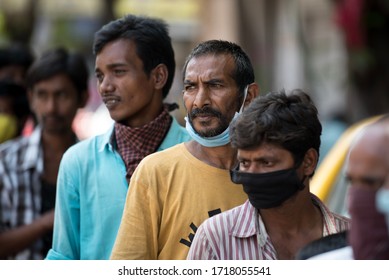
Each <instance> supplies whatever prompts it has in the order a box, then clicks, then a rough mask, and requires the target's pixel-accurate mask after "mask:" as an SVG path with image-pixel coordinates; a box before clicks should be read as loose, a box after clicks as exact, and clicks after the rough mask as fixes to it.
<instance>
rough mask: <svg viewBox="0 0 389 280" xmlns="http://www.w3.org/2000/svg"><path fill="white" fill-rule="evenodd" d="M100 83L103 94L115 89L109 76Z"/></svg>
mask: <svg viewBox="0 0 389 280" xmlns="http://www.w3.org/2000/svg"><path fill="white" fill-rule="evenodd" d="M98 83H99V91H100V93H101V94H103V93H107V92H112V91H113V90H114V86H113V83H112V81H111V79H110V78H109V77H108V76H105V77H104V78H103V79H102V80H101V81H99V82H98Z"/></svg>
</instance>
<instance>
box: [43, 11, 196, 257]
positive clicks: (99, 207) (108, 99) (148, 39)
mask: <svg viewBox="0 0 389 280" xmlns="http://www.w3.org/2000/svg"><path fill="white" fill-rule="evenodd" d="M93 48H94V53H95V55H96V66H95V74H96V78H97V86H98V90H99V93H100V95H101V97H102V100H103V102H104V103H105V105H106V106H107V109H108V110H109V113H110V116H111V118H112V119H113V120H114V121H115V123H114V126H113V128H112V129H110V130H109V131H108V132H107V133H105V134H103V135H100V136H96V137H94V138H91V139H87V140H84V141H82V142H80V143H79V144H77V145H75V146H73V147H72V148H70V149H69V150H68V151H67V152H66V153H65V155H64V157H63V159H62V161H61V166H60V170H59V175H58V184H57V199H56V208H55V218H54V235H53V247H52V249H51V250H50V251H49V253H48V255H47V257H46V259H92V260H98V259H109V257H110V254H111V250H112V247H113V244H114V241H115V238H116V234H117V231H118V228H119V225H120V221H121V217H122V211H123V207H124V203H125V199H126V194H127V189H128V182H129V180H130V178H131V175H132V173H133V171H134V170H135V168H136V166H137V165H138V163H139V162H140V161H141V160H142V158H144V157H145V156H146V155H148V154H151V153H153V152H155V151H160V150H164V149H166V148H168V147H170V146H173V145H175V144H178V143H180V142H184V141H187V140H189V138H190V137H189V136H188V134H187V132H186V130H185V129H184V128H183V127H181V126H180V125H179V124H178V123H177V121H176V120H175V119H174V118H173V117H172V116H170V114H169V111H170V110H171V109H172V107H173V106H171V105H167V104H164V103H163V99H164V98H165V97H166V95H167V94H168V92H169V90H170V87H171V84H172V81H173V76H174V70H175V61H174V52H173V48H172V44H171V39H170V37H169V34H168V31H167V26H166V24H165V23H164V22H162V21H160V20H157V19H152V18H147V17H141V16H133V15H127V16H125V17H123V18H121V19H118V20H115V21H112V22H110V23H108V24H107V25H105V26H103V28H102V29H100V30H99V31H98V32H97V33H96V34H95V40H94V47H93Z"/></svg>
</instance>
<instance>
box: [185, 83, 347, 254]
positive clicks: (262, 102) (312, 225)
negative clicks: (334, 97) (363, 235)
mask: <svg viewBox="0 0 389 280" xmlns="http://www.w3.org/2000/svg"><path fill="white" fill-rule="evenodd" d="M321 129H322V128H321V124H320V122H319V120H318V112H317V109H316V107H315V105H314V104H313V102H312V100H311V99H310V97H309V96H308V95H307V94H306V93H304V92H302V91H301V90H293V91H292V92H291V93H290V94H288V95H287V94H286V93H285V92H284V91H282V92H278V93H269V94H268V95H266V96H264V97H260V98H256V99H255V100H254V101H253V102H252V103H251V104H250V105H249V106H248V107H247V109H246V110H245V111H244V112H243V113H242V115H241V116H240V117H239V118H238V119H237V120H236V121H235V122H234V123H233V124H232V125H231V145H232V146H233V147H235V148H237V149H238V154H237V157H238V161H239V170H231V172H230V173H231V180H232V181H233V182H235V183H239V184H242V185H243V188H244V191H245V192H246V193H247V195H248V201H246V202H245V203H244V204H243V205H241V206H238V207H236V208H233V209H231V210H229V211H226V212H224V213H221V214H219V215H216V216H214V217H212V218H210V219H208V220H206V221H205V222H204V223H203V224H202V225H201V226H200V227H199V228H198V230H197V232H196V235H195V238H194V240H193V244H192V246H191V248H190V251H189V254H188V257H187V258H188V259H220V260H221V259H235V260H237V259H240V260H242V259H247V260H248V259H263V260H275V259H294V258H295V255H296V253H297V252H298V250H299V249H300V248H302V247H303V246H304V245H306V244H307V243H309V242H311V241H313V240H316V239H319V238H321V237H323V236H327V235H329V234H333V233H337V232H340V231H344V230H347V229H348V228H349V219H348V218H346V217H342V216H339V215H337V214H334V213H331V212H330V211H329V210H328V208H327V207H326V206H325V205H324V204H323V203H322V202H321V201H320V200H319V199H318V198H317V197H316V196H314V195H313V194H312V193H311V192H310V191H309V178H310V177H312V175H313V173H314V171H315V168H316V165H317V162H318V158H319V148H320V134H321Z"/></svg>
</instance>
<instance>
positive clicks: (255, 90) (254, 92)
mask: <svg viewBox="0 0 389 280" xmlns="http://www.w3.org/2000/svg"><path fill="white" fill-rule="evenodd" d="M258 95H259V86H258V84H257V83H255V82H254V83H251V84H249V85H248V88H247V96H246V99H245V101H244V104H243V108H245V107H246V106H248V105H249V104H250V103H251V101H253V100H254V98H256V97H257V96H258Z"/></svg>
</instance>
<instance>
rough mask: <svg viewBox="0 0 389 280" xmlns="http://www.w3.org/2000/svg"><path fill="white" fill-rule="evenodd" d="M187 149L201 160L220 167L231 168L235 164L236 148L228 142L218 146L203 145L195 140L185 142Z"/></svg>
mask: <svg viewBox="0 0 389 280" xmlns="http://www.w3.org/2000/svg"><path fill="white" fill-rule="evenodd" d="M185 146H186V148H187V149H188V151H189V152H190V153H191V154H192V155H193V156H194V157H196V158H197V159H199V160H201V161H202V162H204V163H206V164H208V165H211V166H214V167H217V168H221V169H228V170H229V169H233V168H234V167H235V166H236V164H237V159H236V149H233V148H232V147H231V146H230V145H229V144H227V145H224V146H220V147H212V148H210V147H205V146H202V145H200V144H199V143H198V142H196V141H190V142H186V143H185Z"/></svg>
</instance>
